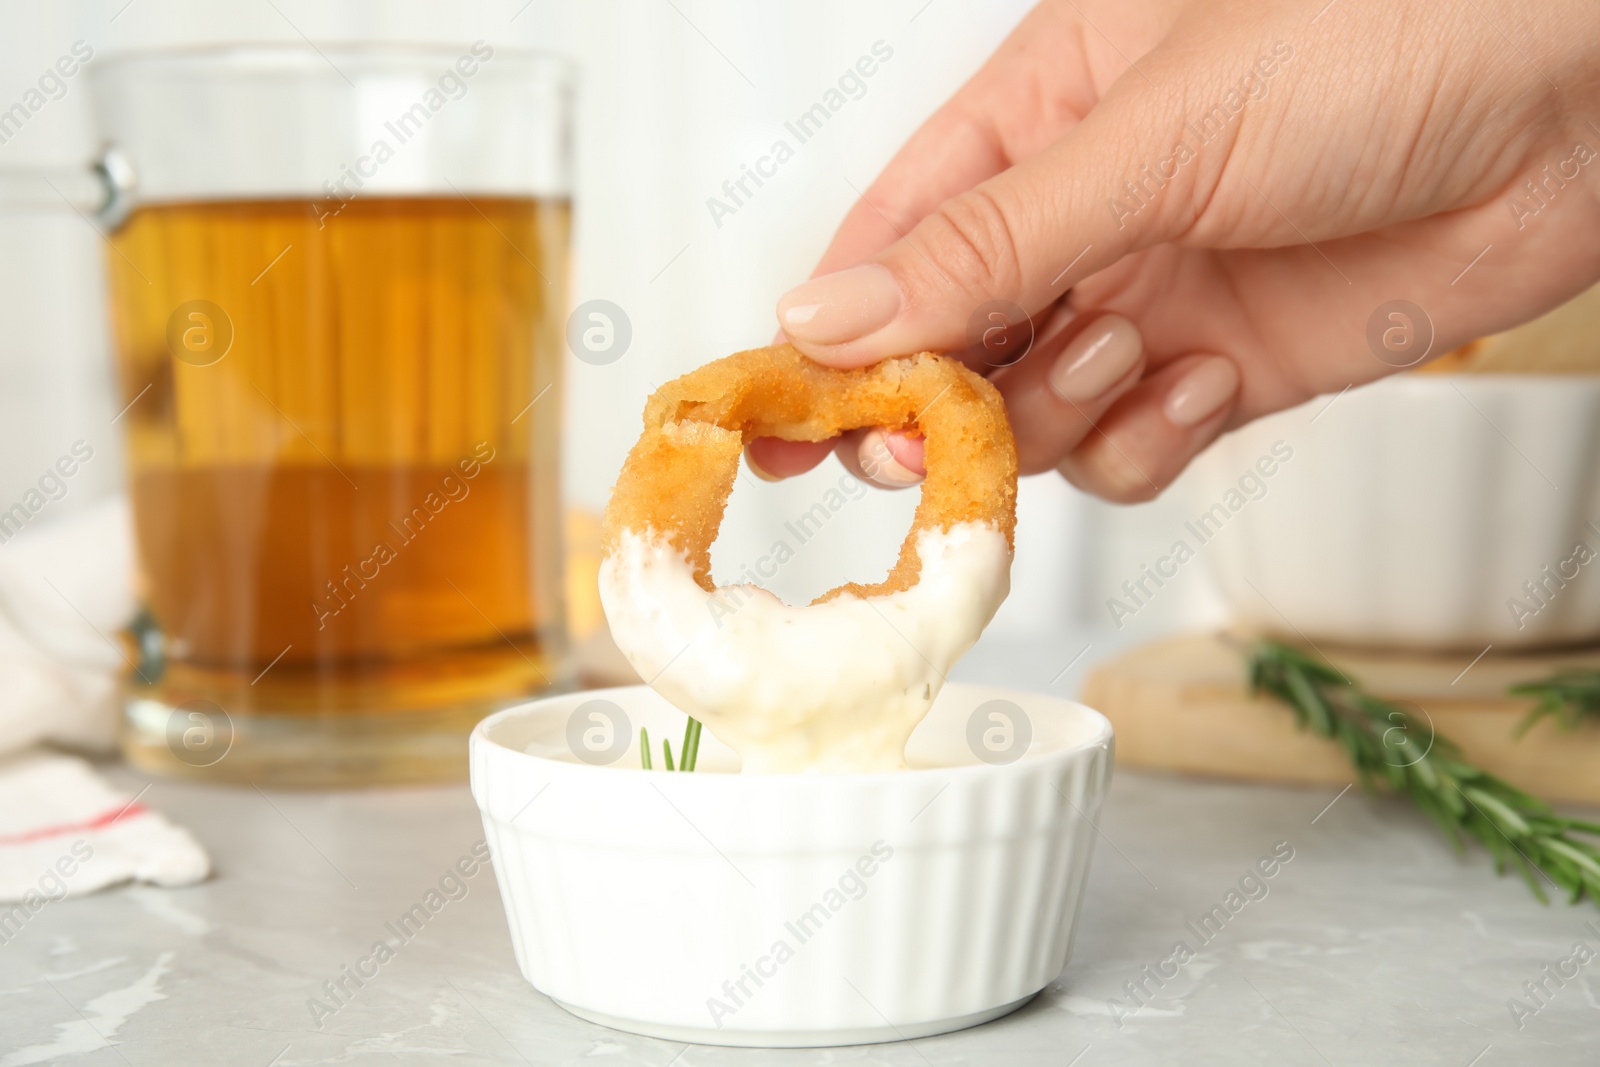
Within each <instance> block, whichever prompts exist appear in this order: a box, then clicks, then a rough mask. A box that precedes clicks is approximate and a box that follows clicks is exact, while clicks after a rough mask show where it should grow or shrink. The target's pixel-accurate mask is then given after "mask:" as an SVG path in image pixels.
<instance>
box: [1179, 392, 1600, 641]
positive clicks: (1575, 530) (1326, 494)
mask: <svg viewBox="0 0 1600 1067" xmlns="http://www.w3.org/2000/svg"><path fill="white" fill-rule="evenodd" d="M1277 442H1282V443H1284V444H1286V445H1287V446H1289V447H1290V448H1292V449H1293V451H1294V455H1293V458H1292V459H1291V460H1289V461H1287V462H1285V463H1283V464H1282V465H1281V469H1279V470H1278V471H1277V472H1276V473H1275V474H1274V475H1273V476H1272V477H1271V478H1269V479H1267V480H1266V485H1267V486H1268V489H1267V492H1266V495H1265V496H1264V497H1262V498H1261V499H1257V500H1252V501H1250V502H1249V503H1247V504H1246V505H1245V506H1244V507H1243V508H1241V509H1240V510H1239V511H1238V513H1237V514H1235V515H1233V516H1232V517H1231V518H1230V519H1229V520H1228V521H1227V522H1226V525H1225V527H1224V528H1223V529H1222V530H1221V531H1220V532H1219V533H1218V534H1217V536H1216V537H1215V539H1214V540H1213V541H1210V542H1208V543H1206V544H1205V545H1203V547H1201V548H1200V550H1199V555H1201V556H1202V557H1203V558H1204V559H1205V560H1206V562H1207V566H1208V568H1209V570H1210V572H1211V574H1212V575H1213V577H1214V578H1215V579H1216V582H1217V585H1218V587H1219V588H1220V589H1221V591H1222V593H1223V595H1224V597H1225V598H1226V599H1227V600H1228V601H1229V603H1230V605H1231V607H1232V609H1233V611H1234V613H1235V614H1236V616H1237V617H1238V618H1239V619H1240V620H1241V621H1243V622H1245V623H1248V624H1254V625H1257V626H1261V627H1264V628H1266V629H1270V630H1274V631H1279V632H1284V633H1287V634H1289V635H1295V634H1296V633H1299V634H1301V635H1303V636H1305V637H1309V638H1310V639H1312V640H1313V641H1319V640H1323V639H1327V640H1331V641H1343V642H1347V643H1350V644H1358V645H1378V646H1381V645H1397V646H1404V647H1409V648H1419V649H1440V650H1447V649H1448V650H1464V651H1473V652H1476V651H1479V650H1481V649H1482V648H1483V647H1484V646H1485V645H1487V644H1490V643H1493V644H1494V645H1495V646H1496V647H1497V648H1504V649H1510V648H1518V647H1536V646H1544V645H1559V644H1571V643H1578V642H1589V641H1595V640H1597V639H1600V378H1586V377H1576V376H1560V377H1558V376H1521V375H1481V376H1470V375H1437V376H1434V375H1405V376H1400V377H1397V378H1391V379H1389V380H1386V381H1382V382H1378V383H1375V384H1373V385H1369V386H1366V387H1363V388H1361V389H1355V390H1351V391H1350V392H1349V393H1348V394H1346V395H1344V396H1342V397H1339V398H1337V399H1334V400H1331V402H1330V398H1328V397H1320V398H1318V399H1317V400H1314V401H1312V402H1311V403H1309V404H1305V405H1303V406H1301V407H1298V408H1295V409H1292V410H1290V411H1285V412H1281V413H1279V414H1277V415H1273V416H1270V417H1268V418H1266V419H1262V420H1260V421H1258V422H1256V423H1253V424H1251V425H1249V426H1246V427H1244V428H1243V429H1241V430H1238V431H1236V432H1234V433H1232V434H1230V435H1229V436H1227V437H1225V438H1223V439H1222V440H1221V441H1219V442H1217V444H1215V445H1214V446H1212V448H1211V449H1210V450H1208V451H1207V453H1206V454H1205V455H1204V456H1203V457H1202V458H1201V460H1200V462H1199V465H1198V466H1199V471H1198V475H1199V477H1198V478H1197V479H1196V480H1195V482H1194V483H1193V484H1192V486H1191V487H1192V488H1193V489H1194V490H1195V495H1196V496H1197V498H1199V499H1200V500H1201V501H1203V502H1202V503H1200V504H1199V505H1198V507H1197V509H1196V510H1197V512H1198V510H1199V508H1203V507H1205V506H1206V505H1207V503H1209V502H1211V501H1212V500H1214V499H1217V498H1218V497H1219V494H1221V493H1222V492H1223V491H1224V488H1225V487H1226V486H1228V485H1230V484H1235V483H1236V481H1237V479H1238V478H1239V477H1240V476H1241V474H1242V472H1244V471H1247V470H1249V469H1250V468H1251V466H1252V465H1253V464H1254V463H1255V462H1256V461H1257V460H1258V459H1259V458H1260V457H1261V456H1263V455H1267V454H1268V453H1269V452H1270V450H1271V448H1272V446H1273V444H1274V443H1277ZM1580 545H1582V546H1585V548H1586V551H1588V552H1592V553H1593V554H1594V559H1593V561H1592V562H1589V563H1587V564H1585V563H1580V562H1578V560H1580V559H1581V558H1582V557H1583V555H1584V553H1582V552H1578V551H1577V549H1578V546H1580ZM1547 567H1548V568H1549V570H1548V571H1546V570H1545V568H1547ZM1563 574H1565V576H1563ZM1551 575H1554V576H1555V577H1554V578H1552V577H1551ZM1529 583H1532V584H1533V592H1531V593H1530V591H1529V588H1528V585H1529ZM1519 603H1520V604H1521V605H1522V606H1521V607H1518V604H1519Z"/></svg>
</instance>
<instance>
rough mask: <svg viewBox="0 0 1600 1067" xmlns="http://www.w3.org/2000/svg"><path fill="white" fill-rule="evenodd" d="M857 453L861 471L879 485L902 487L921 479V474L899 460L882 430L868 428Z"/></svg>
mask: <svg viewBox="0 0 1600 1067" xmlns="http://www.w3.org/2000/svg"><path fill="white" fill-rule="evenodd" d="M859 455H860V458H861V471H862V473H864V474H865V475H866V476H867V477H868V478H870V479H872V480H873V481H875V482H877V483H878V484H879V485H883V486H888V487H889V488H892V489H902V488H905V487H906V486H911V485H916V484H917V483H918V482H920V481H922V478H923V475H921V474H919V473H917V472H916V471H914V470H912V469H911V468H910V467H908V466H906V465H905V464H904V463H901V462H900V459H899V458H898V457H897V456H896V455H895V451H894V449H893V447H892V446H891V445H890V443H889V439H888V435H887V434H885V433H884V432H883V431H882V430H869V431H868V432H867V433H866V434H865V435H864V436H863V437H862V438H861V451H860V453H859Z"/></svg>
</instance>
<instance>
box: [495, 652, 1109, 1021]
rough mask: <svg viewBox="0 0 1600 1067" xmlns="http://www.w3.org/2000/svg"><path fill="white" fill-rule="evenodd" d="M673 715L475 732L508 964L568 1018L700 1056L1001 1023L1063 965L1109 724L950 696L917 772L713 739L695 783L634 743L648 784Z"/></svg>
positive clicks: (940, 702)
mask: <svg viewBox="0 0 1600 1067" xmlns="http://www.w3.org/2000/svg"><path fill="white" fill-rule="evenodd" d="M619 709H620V712H621V714H622V716H625V717H626V720H627V721H626V722H625V723H624V722H622V721H621V719H620V718H619V717H618V714H617V712H618V710H619ZM684 722H685V720H684V716H683V714H682V713H681V712H679V711H678V710H677V709H675V708H673V707H672V706H671V705H670V704H668V703H667V702H666V701H665V700H664V699H662V698H661V697H659V696H658V695H656V694H655V693H654V692H653V691H651V690H650V689H648V688H646V687H644V686H628V687H624V688H618V689H603V690H592V691H589V692H583V693H575V694H567V695H563V696H556V697H549V698H546V699H543V700H538V701H534V702H533V703H530V704H525V705H522V706H520V707H516V708H511V709H508V710H506V711H502V712H499V713H498V714H495V715H493V716H491V717H489V718H488V719H485V720H484V721H483V722H481V723H479V724H478V727H477V729H476V730H474V731H473V734H472V740H471V762H472V792H473V796H474V797H475V798H476V800H477V802H478V806H479V807H480V808H481V809H482V811H483V823H484V830H485V833H486V835H487V838H488V842H489V848H490V851H491V853H492V854H493V857H494V867H495V875H496V878H497V879H498V880H499V883H500V890H501V896H502V899H503V901H504V904H505V908H506V916H507V919H508V920H509V923H510V927H511V939H512V944H513V946H514V948H515V950H516V956H517V963H518V965H519V966H520V967H521V969H522V973H523V974H524V975H525V976H526V977H527V979H528V980H529V981H530V982H532V983H533V985H534V986H535V987H536V988H537V989H538V990H540V991H541V992H543V993H545V994H547V995H548V996H550V997H551V998H553V999H554V1000H555V1001H556V1002H557V1003H559V1004H561V1005H562V1006H563V1007H565V1008H566V1009H568V1010H569V1011H571V1012H573V1013H574V1014H576V1015H579V1016H581V1017H583V1018H585V1019H589V1020H591V1021H594V1022H598V1023H602V1024H605V1025H607V1026H612V1027H615V1028H617V1029H622V1030H629V1031H633V1032H635V1033H641V1034H647V1035H650V1036H653V1037H661V1038H667V1039H670V1040H674V1041H691V1042H700V1043H706V1044H719V1045H745V1046H758V1047H800V1046H820V1045H839V1044H858V1043H864V1042H874V1041H893V1040H901V1039H906V1038H914V1037H920V1036H925V1035H928V1034H936V1033H943V1032H946V1031H949V1030H956V1029H960V1028H962V1027H966V1026H972V1025H975V1024H977V1023H981V1022H986V1021H988V1020H990V1019H993V1018H997V1017H998V1016H1000V1015H1003V1014H1005V1013H1006V1012H1009V1011H1011V1010H1013V1009H1015V1008H1017V1007H1019V1006H1021V1005H1022V1004H1023V1003H1025V1002H1026V1001H1027V1000H1029V999H1030V998H1031V997H1032V996H1033V995H1034V994H1035V993H1037V992H1038V991H1039V990H1040V989H1042V988H1043V987H1044V986H1045V985H1046V984H1048V983H1049V982H1050V981H1051V980H1052V979H1054V978H1055V977H1056V976H1057V975H1058V974H1060V972H1061V970H1062V968H1063V967H1064V966H1065V965H1066V961H1067V958H1068V955H1069V954H1070V951H1071V947H1072V939H1073V932H1074V930H1075V928H1076V925H1077V919H1078V909H1079V907H1080V905H1081V903H1082V900H1083V888H1084V882H1085V880H1086V878H1087V876H1088V871H1089V861H1090V856H1091V853H1092V851H1093V846H1094V839H1095V836H1096V830H1095V829H1094V827H1093V825H1092V823H1091V820H1095V819H1096V818H1097V815H1098V812H1099V810H1100V805H1101V801H1102V800H1103V799H1104V797H1105V793H1106V789H1107V787H1108V785H1109V782H1110V774H1111V762H1112V734H1111V724H1110V723H1109V722H1107V721H1106V719H1105V718H1104V717H1103V716H1101V715H1100V714H1099V713H1098V712H1095V711H1092V710H1090V709H1089V708H1086V707H1084V706H1082V705H1080V704H1074V703H1071V702H1068V701H1065V700H1059V699H1056V698H1054V697H1049V696H1043V695H1040V694H1036V693H1024V692H1015V691H1011V690H1005V689H995V688H990V687H985V686H971V685H954V684H953V685H948V686H946V687H945V689H944V690H943V692H942V693H940V695H939V697H938V699H937V700H936V701H935V702H934V706H933V710H932V711H931V712H930V713H929V716H928V718H927V719H926V720H925V721H924V722H923V723H922V724H921V726H919V727H918V729H917V731H916V733H915V734H914V735H913V736H912V738H911V742H910V745H909V746H908V748H907V756H908V760H909V762H911V763H912V765H913V769H911V770H905V771H899V772H890V773H881V774H837V775H820V774H818V775H811V774H801V775H743V774H737V773H731V772H732V771H734V770H735V769H736V768H737V766H738V761H737V757H736V756H735V755H734V754H733V753H732V752H731V751H729V750H728V749H726V748H725V747H724V746H722V745H721V744H720V743H719V742H717V741H716V740H715V739H714V738H713V737H711V735H710V733H709V732H707V733H706V734H705V735H704V736H703V738H702V741H701V752H700V764H699V766H698V767H697V769H696V770H695V771H694V772H693V773H688V774H684V773H668V772H665V771H662V770H659V769H658V770H655V771H643V770H639V769H637V768H638V767H639V752H638V730H639V727H640V726H644V727H647V728H648V729H649V731H650V735H651V739H652V742H653V745H654V747H655V748H656V761H657V767H658V768H659V767H660V743H661V742H660V739H661V738H663V737H670V738H671V739H672V740H673V745H674V748H676V747H677V744H678V738H679V737H680V736H681V734H682V732H683V725H684ZM585 731H595V732H592V733H590V734H588V737H587V739H585V736H584V732H585ZM969 737H971V738H972V739H973V741H972V743H971V744H970V745H969V741H968V738H969ZM569 738H572V739H573V740H572V741H570V742H569ZM585 740H587V742H588V747H589V749H590V750H591V751H590V752H587V753H586V754H585V755H584V757H583V758H582V759H580V758H579V757H578V756H577V755H575V754H574V753H575V752H577V751H579V748H575V747H574V746H575V745H577V746H582V745H583V744H584V743H585ZM624 744H625V745H626V747H625V748H624V747H623V745H624ZM595 749H598V752H596V751H592V750H595ZM978 751H982V752H984V753H985V756H986V758H985V759H980V758H979V757H978V756H977V755H975V752H978ZM605 758H611V759H612V760H613V762H611V763H609V764H608V765H596V761H598V760H601V759H605ZM1004 759H1010V760H1011V762H999V761H1001V760H1004ZM991 761H993V762H991ZM780 945H784V946H786V949H780V948H779V946H780ZM752 976H753V977H752ZM741 982H742V992H741V986H740V983H741ZM758 983H759V984H758Z"/></svg>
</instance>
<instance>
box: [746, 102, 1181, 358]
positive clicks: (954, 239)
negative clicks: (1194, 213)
mask: <svg viewBox="0 0 1600 1067" xmlns="http://www.w3.org/2000/svg"><path fill="white" fill-rule="evenodd" d="M1124 81H1126V79H1124ZM1118 88H1120V89H1124V90H1130V91H1128V92H1125V93H1121V94H1119V93H1116V92H1115V91H1113V93H1110V94H1107V97H1106V99H1105V100H1103V101H1102V102H1101V103H1100V104H1099V105H1097V106H1096V107H1095V108H1094V109H1093V110H1092V111H1091V112H1090V113H1089V115H1088V116H1087V117H1086V118H1085V119H1084V121H1083V122H1081V123H1079V124H1078V125H1077V126H1075V127H1074V128H1073V129H1072V131H1071V132H1069V133H1068V134H1067V135H1066V136H1065V137H1063V138H1062V139H1061V140H1059V141H1057V142H1056V143H1055V144H1053V145H1051V146H1050V147H1048V148H1046V149H1044V150H1043V151H1041V152H1039V153H1037V154H1035V155H1033V156H1031V157H1029V158H1028V159H1026V160H1024V161H1022V162H1021V163H1018V164H1017V165H1015V166H1013V167H1011V168H1010V169H1008V170H1005V171H1002V172H1001V173H1000V174H997V175H995V176H994V177H993V178H990V179H988V180H987V181H985V182H983V183H982V184H980V185H977V186H975V187H973V188H972V189H969V190H968V191H966V192H964V193H961V194H959V195H957V196H955V197H952V198H951V199H949V200H946V201H944V202H943V203H942V204H940V205H939V206H938V207H937V208H936V209H935V210H934V211H933V212H932V213H931V214H929V215H928V216H926V217H925V218H923V219H922V221H920V222H919V223H917V225H916V227H915V228H913V229H912V230H911V231H910V232H908V233H905V234H903V235H902V237H901V239H900V240H899V241H897V242H895V243H894V244H893V245H891V246H889V247H888V248H886V249H884V250H883V251H882V252H881V253H879V254H878V255H877V256H875V257H874V258H873V259H872V260H871V261H869V262H867V263H863V264H861V265H859V266H855V267H850V268H848V269H846V270H842V271H839V272H837V273H834V274H825V275H823V276H822V277H819V278H813V279H812V280H810V281H808V282H806V283H805V284H803V285H801V286H799V287H798V288H795V289H793V290H790V291H789V292H788V293H787V294H785V295H784V296H783V297H782V298H781V299H780V300H779V301H778V320H779V323H780V325H781V326H782V329H783V331H784V333H785V334H787V335H788V338H789V340H790V341H791V342H792V343H793V344H794V345H795V347H797V348H799V349H800V350H801V351H802V352H804V353H805V354H806V355H808V356H810V357H811V358H812V359H815V360H817V361H818V362H821V363H826V364H828V365H830V366H836V367H859V366H865V365H867V364H870V363H876V362H877V361H878V360H881V359H885V358H887V357H889V356H895V355H903V354H905V353H907V352H920V351H923V350H927V349H931V350H934V351H941V352H949V351H956V350H960V349H963V348H968V347H970V346H973V345H975V344H978V343H981V339H982V337H983V336H984V330H985V329H987V328H989V327H991V326H992V325H993V324H994V323H996V322H999V321H1001V320H1000V319H998V318H995V314H996V312H997V310H998V311H999V312H1000V314H1001V315H1002V316H1003V317H1005V318H1006V319H1007V320H1008V321H1009V323H1011V324H1012V325H1016V324H1018V323H1020V322H1021V321H1022V318H1021V316H1022V315H1028V316H1032V315H1034V314H1035V313H1037V312H1039V311H1040V310H1042V309H1043V308H1045V307H1047V306H1049V305H1050V304H1051V303H1052V302H1053V301H1054V300H1056V299H1057V298H1058V297H1059V296H1061V294H1062V293H1064V292H1066V291H1067V289H1069V288H1071V286H1072V285H1073V284H1074V283H1075V282H1076V281H1078V280H1081V279H1083V278H1085V277H1087V276H1089V275H1090V274H1093V273H1094V272H1096V271H1098V270H1101V269H1103V268H1104V267H1107V266H1109V265H1110V264H1112V263H1115V262H1116V261H1117V260H1118V259H1120V258H1122V257H1123V256H1125V255H1127V254H1128V253H1130V252H1135V251H1138V250H1139V249H1141V248H1147V247H1149V246H1151V245H1155V244H1159V243H1161V242H1163V241H1166V240H1170V239H1171V238H1172V237H1173V236H1175V235H1176V233H1177V232H1178V226H1177V224H1176V220H1177V216H1178V215H1179V214H1180V213H1181V212H1180V205H1182V204H1184V203H1189V202H1192V199H1191V196H1190V194H1192V193H1193V181H1194V175H1193V174H1185V173H1182V172H1181V171H1179V170H1177V169H1176V168H1172V170H1173V173H1172V177H1171V178H1170V179H1168V178H1163V177H1162V176H1161V174H1160V173H1159V172H1160V171H1161V170H1163V169H1166V168H1163V167H1161V166H1160V163H1161V161H1162V157H1163V156H1165V155H1170V153H1171V145H1172V141H1171V139H1170V138H1168V139H1167V140H1166V142H1165V143H1166V144H1167V146H1168V148H1167V149H1166V150H1165V151H1151V150H1150V149H1149V148H1148V147H1147V146H1148V145H1151V144H1154V143H1158V140H1157V138H1155V137H1149V136H1142V137H1130V136H1128V131H1129V130H1139V131H1151V132H1153V131H1158V130H1159V131H1163V133H1162V135H1161V136H1163V137H1165V136H1167V135H1166V133H1165V131H1167V130H1172V129H1177V128H1179V127H1181V125H1182V121H1183V120H1182V117H1181V115H1179V116H1177V117H1176V119H1175V121H1174V120H1173V119H1171V117H1169V116H1167V115H1166V114H1164V112H1165V111H1168V110H1171V108H1170V105H1165V106H1164V105H1162V104H1161V103H1160V101H1159V100H1158V99H1157V94H1156V93H1154V92H1151V91H1149V90H1146V89H1143V88H1142V87H1141V88H1139V89H1137V90H1134V89H1133V88H1132V87H1130V86H1128V85H1126V84H1124V85H1122V86H1119V87H1118ZM1188 169H1190V170H1193V169H1194V168H1188ZM1124 178H1127V179H1131V180H1133V182H1134V183H1135V184H1134V186H1133V189H1136V190H1140V189H1142V192H1141V193H1140V194H1139V195H1133V194H1132V193H1131V191H1130V190H1129V189H1128V188H1125V187H1124V182H1123V179H1124ZM869 206H871V205H870V202H869ZM885 218H887V216H885Z"/></svg>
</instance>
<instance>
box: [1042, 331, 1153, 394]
mask: <svg viewBox="0 0 1600 1067" xmlns="http://www.w3.org/2000/svg"><path fill="white" fill-rule="evenodd" d="M1143 354H1144V342H1143V341H1142V340H1141V339H1140V337H1139V327H1137V326H1135V325H1134V324H1133V323H1132V322H1129V321H1128V320H1127V319H1125V318H1123V317H1122V316H1121V315H1102V316H1101V317H1100V318H1098V319H1096V320H1095V321H1094V322H1092V323H1090V324H1089V326H1088V328H1087V329H1085V330H1083V331H1082V332H1081V333H1079V334H1078V336H1076V337H1074V338H1073V339H1072V340H1071V341H1070V342H1068V344H1067V347H1066V348H1064V349H1062V350H1061V355H1059V356H1057V357H1056V361H1055V363H1054V364H1052V365H1051V367H1050V374H1049V382H1050V388H1051V390H1052V391H1053V392H1054V393H1055V394H1056V395H1057V396H1059V397H1060V398H1061V399H1063V400H1067V401H1070V402H1072V403H1082V402H1084V401H1088V400H1093V399H1095V398H1096V397H1099V396H1101V395H1102V394H1104V393H1105V391H1106V390H1107V389H1110V388H1111V387H1112V386H1113V385H1115V384H1117V382H1119V381H1121V380H1122V378H1123V377H1124V376H1125V375H1126V374H1127V373H1128V372H1129V371H1130V370H1132V369H1133V368H1134V366H1135V365H1136V364H1137V363H1138V362H1139V357H1140V356H1142V355H1143Z"/></svg>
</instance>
